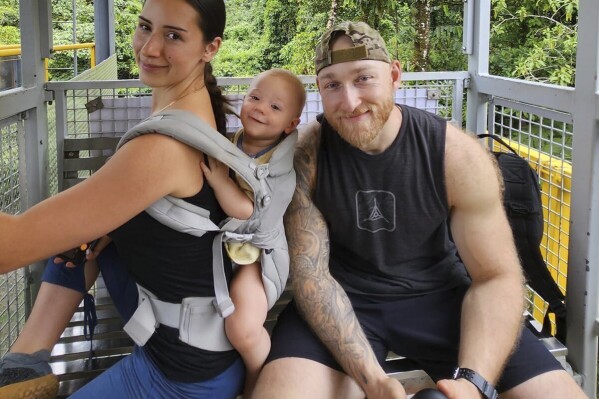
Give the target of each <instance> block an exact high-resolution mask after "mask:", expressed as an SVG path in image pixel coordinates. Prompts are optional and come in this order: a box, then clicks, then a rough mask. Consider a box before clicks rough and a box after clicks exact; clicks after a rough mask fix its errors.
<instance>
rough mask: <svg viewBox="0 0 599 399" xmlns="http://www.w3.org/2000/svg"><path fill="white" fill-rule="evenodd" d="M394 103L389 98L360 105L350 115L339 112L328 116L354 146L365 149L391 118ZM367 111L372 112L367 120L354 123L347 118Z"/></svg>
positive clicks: (330, 121)
mask: <svg viewBox="0 0 599 399" xmlns="http://www.w3.org/2000/svg"><path fill="white" fill-rule="evenodd" d="M393 105H394V103H393V99H392V98H388V99H386V100H384V101H382V102H380V103H378V104H376V105H375V104H368V105H363V106H360V107H358V108H357V109H356V110H355V111H354V112H353V113H352V114H350V115H347V114H340V113H338V114H335V115H333V117H332V118H330V119H329V118H328V117H327V120H328V122H329V123H330V124H331V126H332V127H333V129H335V131H337V133H338V134H339V136H341V138H342V139H344V140H345V141H347V142H348V143H349V144H350V145H351V146H352V147H356V148H358V149H360V150H363V151H364V150H366V149H367V148H368V145H369V144H370V143H372V141H373V140H374V139H376V138H377V137H378V135H379V134H380V133H381V130H382V129H383V126H384V125H385V123H386V122H387V120H388V119H389V115H391V111H393ZM367 111H369V112H370V118H369V119H368V120H366V121H363V122H358V123H352V122H350V121H348V120H347V119H346V118H347V117H348V116H352V115H360V114H362V113H364V112H367ZM325 116H326V115H325Z"/></svg>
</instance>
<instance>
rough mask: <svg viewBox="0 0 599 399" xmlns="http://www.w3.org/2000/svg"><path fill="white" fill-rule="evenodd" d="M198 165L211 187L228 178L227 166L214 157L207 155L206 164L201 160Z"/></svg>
mask: <svg viewBox="0 0 599 399" xmlns="http://www.w3.org/2000/svg"><path fill="white" fill-rule="evenodd" d="M200 167H201V168H202V172H204V176H206V180H208V184H210V187H212V188H215V186H217V185H218V184H219V183H222V182H223V181H225V180H227V179H228V178H229V167H228V166H227V165H225V164H224V163H222V162H220V161H219V160H217V159H215V158H212V157H208V165H206V164H205V163H204V162H203V161H202V162H200Z"/></svg>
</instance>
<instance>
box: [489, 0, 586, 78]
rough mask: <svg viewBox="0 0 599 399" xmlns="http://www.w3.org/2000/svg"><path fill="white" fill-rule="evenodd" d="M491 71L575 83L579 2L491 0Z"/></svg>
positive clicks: (562, 0)
mask: <svg viewBox="0 0 599 399" xmlns="http://www.w3.org/2000/svg"><path fill="white" fill-rule="evenodd" d="M492 3H493V15H492V18H493V21H492V24H491V53H490V59H489V64H490V71H491V73H493V74H496V75H501V76H508V77H514V78H521V79H527V80H533V81H538V82H544V83H554V84H559V85H567V86H572V85H574V72H575V68H576V39H577V30H578V25H577V17H578V2H577V1H576V0H525V1H522V0H493V2H492Z"/></svg>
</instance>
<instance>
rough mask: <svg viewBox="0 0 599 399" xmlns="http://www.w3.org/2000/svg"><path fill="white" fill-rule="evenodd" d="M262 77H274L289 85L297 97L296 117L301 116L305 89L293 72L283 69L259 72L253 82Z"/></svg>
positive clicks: (304, 100) (304, 102) (304, 101)
mask: <svg viewBox="0 0 599 399" xmlns="http://www.w3.org/2000/svg"><path fill="white" fill-rule="evenodd" d="M263 76H275V77H279V78H282V79H284V80H285V81H286V82H288V83H289V84H291V85H292V86H293V88H294V90H293V93H294V94H295V95H296V96H297V97H296V100H297V103H298V109H297V116H300V115H301V114H302V110H303V109H304V105H305V104H306V88H305V87H304V84H303V83H302V81H301V80H300V79H299V78H298V77H297V75H296V74H294V73H293V72H291V71H289V70H287V69H283V68H272V69H269V70H267V71H264V72H261V73H260V74H258V76H256V78H255V79H254V80H256V79H257V78H259V77H263Z"/></svg>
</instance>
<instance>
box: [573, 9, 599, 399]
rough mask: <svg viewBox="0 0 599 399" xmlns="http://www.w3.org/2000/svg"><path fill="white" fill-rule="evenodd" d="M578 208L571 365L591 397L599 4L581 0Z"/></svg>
mask: <svg viewBox="0 0 599 399" xmlns="http://www.w3.org/2000/svg"><path fill="white" fill-rule="evenodd" d="M578 18H579V20H578V29H579V30H578V48H577V56H576V87H575V92H574V104H575V107H574V109H573V117H574V124H573V127H574V134H573V142H572V207H571V230H570V248H569V251H568V252H569V259H568V282H567V302H566V304H567V306H568V339H567V346H568V360H569V361H570V363H571V364H572V366H573V368H574V369H575V370H576V371H577V372H579V373H580V374H581V375H582V377H583V379H582V386H583V389H584V391H585V393H586V394H587V395H589V397H592V398H595V397H596V394H597V392H596V390H597V334H598V330H597V324H596V320H597V316H598V315H599V285H598V284H597V281H599V267H598V266H599V247H598V246H597V237H599V180H598V179H599V121H598V112H597V110H598V109H599V85H598V82H597V76H598V74H599V49H598V48H599V2H597V0H579V10H578Z"/></svg>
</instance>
